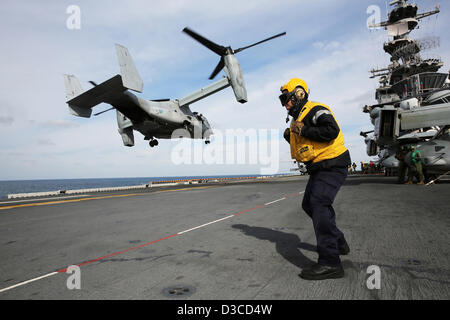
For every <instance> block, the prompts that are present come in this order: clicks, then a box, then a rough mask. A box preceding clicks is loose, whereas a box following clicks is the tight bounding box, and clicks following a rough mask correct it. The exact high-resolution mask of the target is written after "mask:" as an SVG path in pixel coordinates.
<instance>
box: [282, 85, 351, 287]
mask: <svg viewBox="0 0 450 320" xmlns="http://www.w3.org/2000/svg"><path fill="white" fill-rule="evenodd" d="M281 92H282V94H281V95H280V101H281V104H282V106H284V107H285V108H286V109H287V111H288V114H289V115H290V116H291V117H292V118H293V119H292V122H291V126H290V128H287V129H286V130H285V132H284V138H285V139H286V140H287V141H288V142H289V143H290V148H291V156H292V158H293V159H296V160H297V161H299V162H303V163H304V164H305V165H306V169H307V171H308V173H309V180H308V184H307V185H306V189H305V193H304V197H303V202H302V208H303V210H305V212H306V213H307V214H308V216H309V217H311V219H312V221H313V226H314V231H315V234H316V240H317V252H318V254H319V259H318V263H317V264H314V265H313V266H312V267H311V268H309V269H304V270H302V272H301V273H300V275H299V276H300V277H301V278H303V279H307V280H322V279H330V278H342V277H343V276H344V269H343V268H342V265H341V260H340V258H339V255H344V254H348V253H349V252H350V248H349V246H348V244H347V241H346V240H345V237H344V234H343V233H342V232H341V231H340V230H339V229H338V228H337V226H336V215H335V212H334V209H333V207H332V204H333V202H334V199H335V197H336V194H337V192H338V191H339V189H340V188H341V186H342V184H343V183H344V181H345V179H346V177H347V168H348V166H349V165H350V164H351V160H350V153H349V151H348V150H347V148H346V147H345V146H344V136H343V134H342V131H341V130H340V128H339V125H338V124H337V122H336V119H335V117H334V115H333V113H332V112H331V110H330V108H329V107H328V106H326V105H324V104H322V103H317V102H312V101H309V100H308V95H309V94H308V86H307V84H306V83H305V81H303V80H301V79H297V78H295V79H291V80H290V81H289V82H288V83H286V84H285V85H283V86H282V87H281Z"/></svg>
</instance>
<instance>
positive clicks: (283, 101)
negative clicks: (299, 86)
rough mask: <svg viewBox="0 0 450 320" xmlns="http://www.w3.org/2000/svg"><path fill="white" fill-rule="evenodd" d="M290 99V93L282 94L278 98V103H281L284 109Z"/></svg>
mask: <svg viewBox="0 0 450 320" xmlns="http://www.w3.org/2000/svg"><path fill="white" fill-rule="evenodd" d="M291 97H292V93H289V92H285V93H282V94H281V95H280V96H279V98H280V102H281V106H283V107H284V106H285V105H286V103H288V101H289V100H290V99H291Z"/></svg>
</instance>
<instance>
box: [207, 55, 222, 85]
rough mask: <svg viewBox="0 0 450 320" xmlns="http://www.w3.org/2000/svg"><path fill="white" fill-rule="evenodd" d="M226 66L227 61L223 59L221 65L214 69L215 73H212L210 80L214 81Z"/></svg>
mask: <svg viewBox="0 0 450 320" xmlns="http://www.w3.org/2000/svg"><path fill="white" fill-rule="evenodd" d="M224 66H225V60H224V59H223V57H221V58H220V61H219V63H218V64H217V66H216V68H215V69H214V71H213V73H211V75H210V76H209V80H212V79H214V78H215V77H216V76H217V74H218V73H219V72H220V71H221V70H222V69H223V67H224Z"/></svg>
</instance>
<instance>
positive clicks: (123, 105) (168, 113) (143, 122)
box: [64, 27, 286, 147]
mask: <svg viewBox="0 0 450 320" xmlns="http://www.w3.org/2000/svg"><path fill="white" fill-rule="evenodd" d="M183 32H185V33H186V34H188V35H189V36H191V37H192V38H194V39H195V40H197V41H198V42H200V43H201V44H203V45H204V46H206V47H207V48H209V49H210V50H212V51H213V52H215V53H216V54H218V55H219V56H220V61H219V63H218V65H217V66H216V68H215V69H214V71H213V72H212V74H211V76H210V77H209V79H214V77H216V76H217V74H218V73H219V72H220V71H221V70H222V69H224V70H225V74H226V76H225V77H223V78H222V79H221V80H219V81H216V82H214V83H212V84H210V85H208V86H206V87H204V88H202V89H200V90H198V91H196V92H194V93H191V94H189V95H188V96H186V97H184V98H181V99H174V100H172V99H162V100H145V99H141V98H139V97H137V96H136V95H134V94H133V93H131V92H130V91H129V90H132V91H135V92H142V89H143V86H144V85H143V81H142V78H141V77H140V75H139V73H138V71H137V69H136V66H135V64H134V62H133V60H132V58H131V55H130V53H129V51H128V49H127V48H125V47H124V46H121V45H119V44H116V45H115V46H116V52H117V57H118V61H119V65H120V74H118V75H116V76H114V77H112V78H110V79H109V80H106V81H104V82H102V83H100V84H96V83H94V82H92V81H90V83H91V84H92V85H93V86H94V87H93V88H91V89H90V90H88V91H85V92H83V89H82V88H81V84H80V82H79V80H78V79H77V78H76V77H75V76H74V75H64V82H65V87H66V98H67V101H66V103H67V104H68V106H69V111H70V113H71V114H73V115H75V116H78V117H85V118H90V116H91V114H92V108H93V107H94V106H96V105H98V104H100V103H102V102H104V103H108V104H110V105H111V106H112V108H110V109H108V110H105V111H102V112H99V113H96V114H94V115H99V114H101V113H103V112H106V111H109V110H113V109H116V113H117V124H118V127H119V129H118V131H119V133H120V135H121V137H122V140H123V144H124V145H125V146H127V147H132V146H134V134H133V130H136V131H139V132H140V133H141V134H143V135H144V139H145V140H150V141H149V145H150V147H154V146H157V145H158V140H157V139H156V138H159V139H170V138H171V137H172V133H173V132H174V131H175V130H177V129H185V130H186V131H184V132H188V133H189V134H188V136H180V137H187V138H192V139H205V143H209V139H210V135H211V134H212V133H211V126H210V124H209V122H208V120H207V119H206V117H205V116H203V115H202V114H199V113H197V112H192V111H191V109H190V108H189V106H190V105H191V104H192V103H194V102H196V101H199V100H201V99H203V98H206V97H207V96H209V95H212V94H214V93H216V92H218V91H220V90H223V89H225V88H227V87H229V86H231V87H232V89H233V91H234V94H235V97H236V100H237V101H238V102H240V103H246V102H247V91H246V88H245V83H244V78H243V76H242V70H241V66H240V65H239V62H238V61H237V59H236V57H235V54H236V53H238V52H241V51H243V50H245V49H248V48H250V47H253V46H256V45H258V44H261V43H263V42H266V41H269V40H272V39H274V38H277V37H280V36H283V35H285V34H286V32H283V33H280V34H277V35H275V36H272V37H270V38H267V39H265V40H262V41H259V42H256V43H254V44H251V45H249V46H246V47H242V48H239V49H236V50H233V49H232V48H231V47H230V46H228V47H224V46H221V45H218V44H216V43H214V42H212V41H210V40H208V39H206V38H205V37H203V36H201V35H199V34H198V33H196V32H194V31H193V30H191V29H189V28H187V27H186V28H184V29H183Z"/></svg>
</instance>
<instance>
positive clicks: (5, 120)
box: [0, 116, 14, 126]
mask: <svg viewBox="0 0 450 320" xmlns="http://www.w3.org/2000/svg"><path fill="white" fill-rule="evenodd" d="M13 122H14V118H13V117H4V116H0V125H5V126H10V125H12V123H13Z"/></svg>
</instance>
